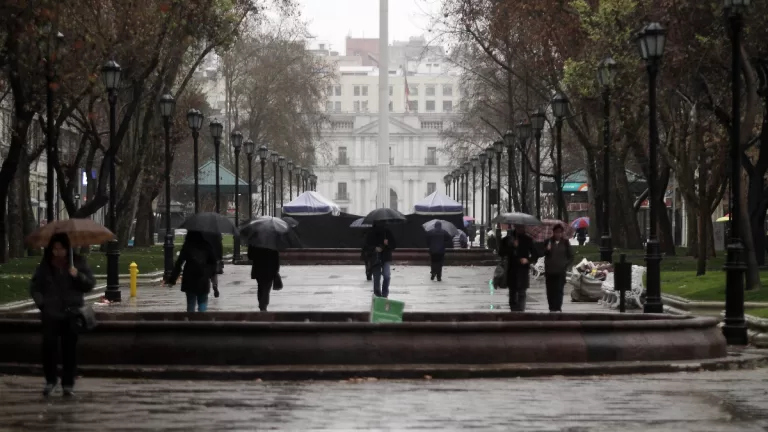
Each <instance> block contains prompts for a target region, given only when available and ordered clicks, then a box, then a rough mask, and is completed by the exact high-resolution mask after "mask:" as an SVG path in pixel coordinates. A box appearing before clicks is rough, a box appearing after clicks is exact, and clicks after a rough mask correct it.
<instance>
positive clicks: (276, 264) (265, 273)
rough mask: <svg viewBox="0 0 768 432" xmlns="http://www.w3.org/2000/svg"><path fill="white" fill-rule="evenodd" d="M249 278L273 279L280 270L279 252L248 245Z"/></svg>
mask: <svg viewBox="0 0 768 432" xmlns="http://www.w3.org/2000/svg"><path fill="white" fill-rule="evenodd" d="M248 259H249V260H250V261H251V279H274V278H275V276H276V275H277V273H278V272H279V271H280V252H278V251H276V250H272V249H264V248H257V247H253V246H248Z"/></svg>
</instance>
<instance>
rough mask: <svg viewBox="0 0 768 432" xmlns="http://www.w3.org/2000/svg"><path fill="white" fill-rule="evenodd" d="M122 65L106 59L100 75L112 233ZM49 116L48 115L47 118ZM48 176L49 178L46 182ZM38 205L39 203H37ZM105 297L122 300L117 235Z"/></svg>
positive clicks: (111, 245)
mask: <svg viewBox="0 0 768 432" xmlns="http://www.w3.org/2000/svg"><path fill="white" fill-rule="evenodd" d="M121 73H122V68H120V65H119V64H117V63H116V62H115V61H114V60H110V61H108V62H107V63H106V64H105V65H104V67H102V68H101V77H102V79H103V81H104V87H105V88H106V89H107V95H108V100H109V153H110V156H109V160H108V161H107V163H109V209H108V211H109V217H108V220H109V229H110V231H112V232H113V233H117V212H116V211H115V203H116V202H117V175H116V174H115V155H114V151H115V147H116V146H117V142H116V140H115V132H117V125H116V118H115V115H116V110H115V105H117V89H118V87H119V86H120V74H121ZM50 118H51V117H50V116H49V119H50ZM48 139H51V133H49V134H48ZM48 163H51V158H50V154H49V157H48ZM50 180H51V179H50V178H49V181H50ZM53 188H54V186H53V183H49V184H48V190H47V191H46V198H48V196H50V197H51V199H50V201H48V203H47V206H48V207H47V208H46V216H48V222H51V221H52V220H53V219H52V218H53V195H52V194H53ZM38 205H39V204H38ZM104 298H106V299H107V300H109V301H111V302H119V301H120V300H121V295H120V248H119V245H118V242H117V238H113V239H112V240H111V241H109V242H108V243H107V290H106V291H105V292H104Z"/></svg>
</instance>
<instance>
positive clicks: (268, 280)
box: [248, 246, 280, 312]
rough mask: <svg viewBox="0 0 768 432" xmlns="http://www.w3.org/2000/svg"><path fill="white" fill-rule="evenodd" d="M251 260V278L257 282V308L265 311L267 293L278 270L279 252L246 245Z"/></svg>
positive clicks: (267, 302)
mask: <svg viewBox="0 0 768 432" xmlns="http://www.w3.org/2000/svg"><path fill="white" fill-rule="evenodd" d="M248 259H249V260H250V261H251V279H256V283H257V284H258V294H257V295H258V299H259V310H260V311H262V312H266V311H267V306H269V293H270V291H272V284H273V283H274V281H275V277H276V276H277V273H278V272H279V271H280V253H279V252H278V251H276V250H272V249H265V248H258V247H253V246H248Z"/></svg>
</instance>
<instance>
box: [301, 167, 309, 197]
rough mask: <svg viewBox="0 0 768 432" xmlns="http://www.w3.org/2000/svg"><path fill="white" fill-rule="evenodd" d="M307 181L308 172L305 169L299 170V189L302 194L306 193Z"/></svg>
mask: <svg viewBox="0 0 768 432" xmlns="http://www.w3.org/2000/svg"><path fill="white" fill-rule="evenodd" d="M307 179H309V170H307V169H306V168H302V169H301V180H302V182H301V188H302V190H303V191H304V192H306V191H307Z"/></svg>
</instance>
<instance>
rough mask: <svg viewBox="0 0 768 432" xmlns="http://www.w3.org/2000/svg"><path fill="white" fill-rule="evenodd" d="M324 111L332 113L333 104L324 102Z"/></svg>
mask: <svg viewBox="0 0 768 432" xmlns="http://www.w3.org/2000/svg"><path fill="white" fill-rule="evenodd" d="M325 110H326V111H328V112H331V111H333V102H331V101H328V102H326V103H325Z"/></svg>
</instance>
